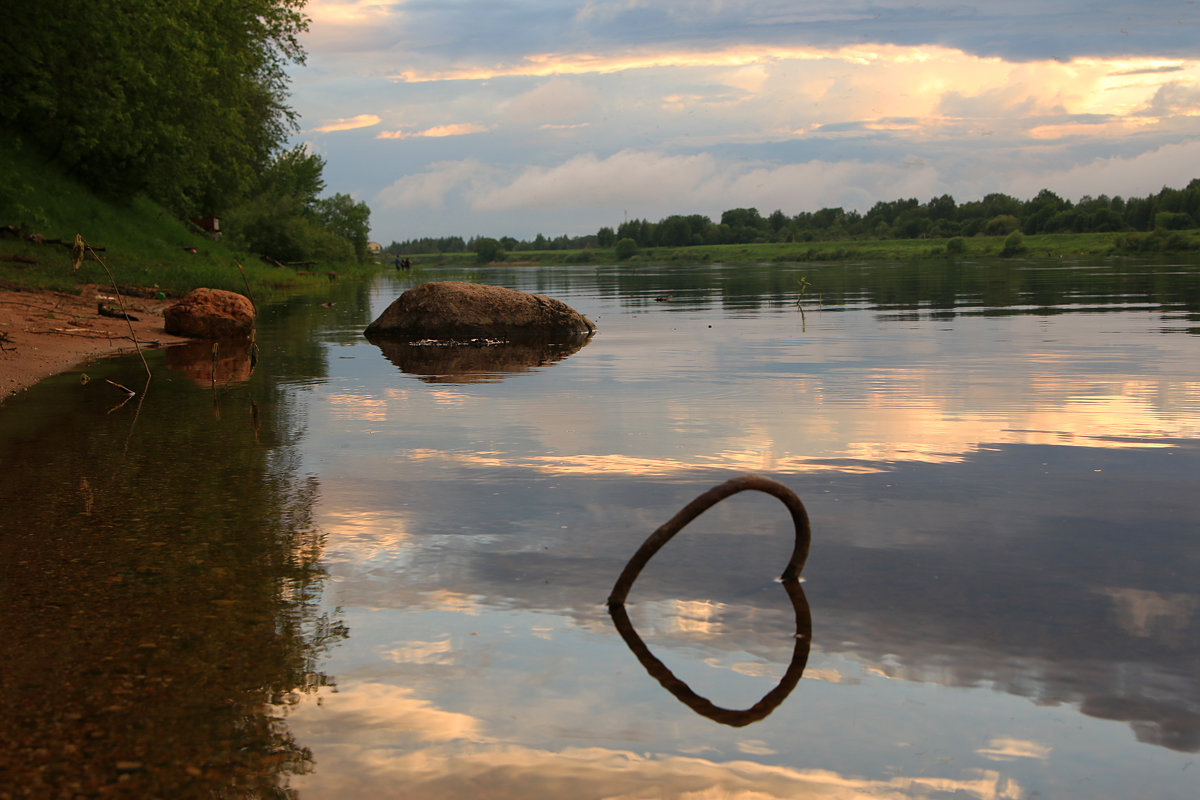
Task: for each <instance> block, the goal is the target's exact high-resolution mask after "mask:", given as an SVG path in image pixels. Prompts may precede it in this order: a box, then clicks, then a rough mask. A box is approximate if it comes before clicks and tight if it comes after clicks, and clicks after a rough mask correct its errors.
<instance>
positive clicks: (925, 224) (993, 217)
mask: <svg viewBox="0 0 1200 800" xmlns="http://www.w3.org/2000/svg"><path fill="white" fill-rule="evenodd" d="M1192 228H1200V178H1195V179H1193V180H1192V181H1191V182H1190V183H1188V185H1187V186H1186V187H1185V188H1183V189H1172V188H1168V187H1164V188H1163V189H1162V190H1161V191H1159V192H1158V193H1156V194H1151V195H1147V196H1146V197H1131V198H1128V199H1126V198H1122V197H1120V196H1115V197H1109V196H1108V195H1103V194H1102V195H1100V196H1099V197H1090V196H1085V197H1083V198H1081V199H1080V200H1079V201H1078V202H1071V201H1070V200H1066V199H1063V198H1062V197H1060V196H1059V195H1057V194H1055V193H1054V192H1052V191H1050V190H1049V189H1043V190H1042V191H1041V192H1039V193H1038V194H1037V196H1036V197H1034V198H1032V199H1029V200H1019V199H1017V198H1015V197H1012V196H1010V195H1006V194H999V193H993V194H989V195H987V196H986V197H984V198H983V199H982V200H973V201H969V202H966V203H961V204H960V203H957V202H955V200H954V198H953V197H951V196H950V195H948V194H944V195H942V196H940V197H935V198H933V199H931V200H929V201H928V202H925V203H922V202H920V201H918V200H917V199H916V198H909V199H904V200H892V201H887V202H885V201H880V202H878V203H876V204H875V205H874V206H872V207H871V209H870V210H869V211H868V212H867V213H865V214H861V213H859V212H858V211H855V210H850V211H846V210H845V209H843V208H840V207H839V208H822V209H820V210H819V211H813V212H807V211H806V212H802V213H800V214H796V215H795V216H788V215H787V214H785V213H784V212H783V211H778V210H777V211H774V212H772V213H771V214H769V215H768V216H765V217H764V216H762V215H761V214H760V213H759V211H758V209H755V208H733V209H730V210H728V211H725V212H724V213H722V214H721V220H720V222H714V221H713V220H712V219H710V218H709V217H707V216H705V215H703V214H690V215H686V216H685V215H679V214H676V215H672V216H669V217H665V218H663V219H661V220H659V221H658V222H650V221H648V220H645V219H632V220H626V221H625V222H622V223H621V224H620V225H619V226H617V227H616V228H615V229H614V228H611V227H604V228H601V229H600V230H599V231H597V232H596V233H594V234H590V235H586V236H566V235H563V236H559V237H557V238H554V239H548V238H546V237H545V236H543V235H542V234H540V233H539V234H538V235H537V236H536V237H535V238H534V239H532V240H524V241H523V240H519V239H516V238H514V237H511V236H504V237H500V238H498V239H492V238H488V237H473V238H471V239H463V237H461V236H445V237H423V238H419V239H410V240H408V241H404V242H398V241H394V242H392V243H391V244H390V245H389V246H388V247H387V248H386V250H387V252H389V253H393V254H404V255H409V254H418V253H462V252H469V251H474V252H480V253H481V255H483V254H482V252H481V251H482V250H488V251H490V254H491V255H493V256H494V255H495V253H497V252H513V251H530V250H533V251H537V250H585V249H591V248H607V247H615V246H617V245H618V244H619V243H621V242H628V243H631V245H632V246H634V247H637V248H647V247H688V246H692V245H718V244H752V243H760V242H820V241H853V240H866V239H920V238H954V237H972V236H1007V235H1009V234H1012V233H1014V232H1020V233H1022V234H1026V235H1032V234H1039V233H1097V232H1119V231H1155V230H1158V231H1176V230H1186V229H1192Z"/></svg>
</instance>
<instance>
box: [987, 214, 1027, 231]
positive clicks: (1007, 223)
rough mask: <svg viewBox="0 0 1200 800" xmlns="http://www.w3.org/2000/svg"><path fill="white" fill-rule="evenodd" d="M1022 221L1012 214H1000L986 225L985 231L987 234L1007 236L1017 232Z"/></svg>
mask: <svg viewBox="0 0 1200 800" xmlns="http://www.w3.org/2000/svg"><path fill="white" fill-rule="evenodd" d="M1020 226H1021V223H1020V222H1019V221H1018V220H1017V218H1016V217H1014V216H1013V215H1012V214H1000V215H999V216H995V217H992V218H991V219H989V220H988V221H987V225H985V226H984V228H983V232H984V235H986V236H1007V235H1008V234H1010V233H1013V232H1015V231H1016V230H1017V229H1018V228H1019V227H1020Z"/></svg>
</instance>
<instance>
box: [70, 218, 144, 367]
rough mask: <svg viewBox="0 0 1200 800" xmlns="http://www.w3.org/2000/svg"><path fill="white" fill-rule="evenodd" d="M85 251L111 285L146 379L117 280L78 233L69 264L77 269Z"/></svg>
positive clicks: (136, 340) (140, 351) (142, 357)
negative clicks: (95, 261) (98, 263)
mask: <svg viewBox="0 0 1200 800" xmlns="http://www.w3.org/2000/svg"><path fill="white" fill-rule="evenodd" d="M85 249H86V251H87V252H89V253H91V254H92V258H94V259H96V260H97V261H99V262H100V266H101V267H103V268H104V274H105V275H107V276H108V280H109V281H110V282H111V283H112V287H113V292H114V293H115V294H116V295H117V303H118V304H120V306H121V313H122V314H123V315H124V316H125V324H126V325H128V326H129V338H130V339H133V346H134V349H136V350H137V354H138V358H140V359H141V360H142V366H143V367H145V368H146V377H150V376H151V374H152V373H151V372H150V365H149V364H147V363H146V356H145V354H143V353H142V345H141V343H140V342H138V338H137V334H136V333H135V332H134V330H133V322H132V321H130V319H129V313H128V312H127V311H126V310H125V298H124V297H122V296H121V290H120V288H118V287H117V279H116V278H114V277H113V274H112V272H110V271H109V269H108V264H105V263H104V259H103V258H101V257H100V256H99V255H97V254H96V251H95V250H94V249H92V246H91V245H90V244H88V243H87V242H86V241H84V239H83V237H82V236H80V235H79V234H78V233H77V234H75V246H74V247H72V248H71V263H72V265H73V267H74V268H75V269H79V264H80V262H81V261H83V253H84V251H85ZM122 388H124V387H122Z"/></svg>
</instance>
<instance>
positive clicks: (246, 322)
mask: <svg viewBox="0 0 1200 800" xmlns="http://www.w3.org/2000/svg"><path fill="white" fill-rule="evenodd" d="M163 320H164V324H163V327H164V328H166V331H167V333H173V334H176V335H177V336H192V337H195V338H197V339H233V338H237V337H240V336H247V335H249V334H250V332H251V331H253V330H254V304H253V303H251V302H250V300H249V299H247V298H246V297H244V296H242V295H240V294H238V293H237V292H227V291H225V290H224V289H193V290H192V291H190V292H188V293H187V294H185V295H184V296H183V299H182V300H180V301H179V302H178V303H176V304H175V305H173V306H170V307H169V308H167V309H164V310H163Z"/></svg>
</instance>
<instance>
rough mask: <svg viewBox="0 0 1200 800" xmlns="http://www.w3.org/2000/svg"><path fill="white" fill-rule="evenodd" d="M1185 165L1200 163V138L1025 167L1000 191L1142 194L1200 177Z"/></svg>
mask: <svg viewBox="0 0 1200 800" xmlns="http://www.w3.org/2000/svg"><path fill="white" fill-rule="evenodd" d="M1182 164H1200V141H1191V142H1187V143H1181V144H1167V145H1163V146H1162V147H1159V148H1156V149H1154V150H1151V151H1149V152H1145V153H1138V154H1135V155H1130V156H1109V157H1103V158H1094V159H1090V160H1088V161H1085V162H1083V163H1080V164H1077V165H1074V166H1069V167H1064V168H1061V169H1045V170H1033V169H1024V170H1020V171H1018V172H1016V173H1014V174H1013V175H1011V176H1010V177H1009V178H1008V179H1007V180H1006V181H1004V182H1003V185H1002V186H1001V187H1000V189H998V191H1004V192H1007V193H1009V194H1012V195H1014V196H1016V197H1033V196H1034V195H1036V194H1037V193H1038V192H1039V191H1040V190H1041V189H1043V188H1050V189H1053V190H1054V191H1055V192H1057V193H1058V194H1060V195H1062V196H1064V197H1067V198H1072V199H1078V198H1079V197H1082V196H1083V195H1092V196H1093V197H1095V196H1097V195H1101V194H1109V195H1112V194H1120V193H1123V194H1124V196H1126V197H1131V196H1132V197H1138V196H1144V195H1147V194H1150V193H1152V192H1157V191H1158V190H1159V189H1161V188H1163V187H1164V186H1175V187H1180V188H1181V187H1182V186H1183V185H1184V184H1186V183H1187V181H1188V180H1190V179H1192V178H1194V177H1200V176H1198V175H1196V174H1195V172H1194V171H1193V172H1186V171H1184V172H1181V170H1180V165H1182Z"/></svg>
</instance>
